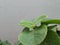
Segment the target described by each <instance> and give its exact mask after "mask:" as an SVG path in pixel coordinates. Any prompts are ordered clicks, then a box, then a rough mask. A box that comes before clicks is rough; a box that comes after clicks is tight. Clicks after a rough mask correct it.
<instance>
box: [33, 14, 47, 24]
mask: <svg viewBox="0 0 60 45" xmlns="http://www.w3.org/2000/svg"><path fill="white" fill-rule="evenodd" d="M46 17H47V16H45V15H43V16H39V17H37V18H36V19H34V20H33V21H32V22H33V23H34V24H35V25H36V24H39V23H41V21H44V20H46Z"/></svg>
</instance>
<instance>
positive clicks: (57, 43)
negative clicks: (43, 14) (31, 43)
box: [40, 30, 60, 45]
mask: <svg viewBox="0 0 60 45" xmlns="http://www.w3.org/2000/svg"><path fill="white" fill-rule="evenodd" d="M40 45H60V37H59V36H58V34H57V33H56V32H55V31H53V30H49V31H48V33H47V37H46V39H45V40H44V42H42V43H41V44H40Z"/></svg>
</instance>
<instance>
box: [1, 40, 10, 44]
mask: <svg viewBox="0 0 60 45" xmlns="http://www.w3.org/2000/svg"><path fill="white" fill-rule="evenodd" d="M2 45H11V44H10V43H9V42H8V41H7V40H6V41H4V42H3V44H2Z"/></svg>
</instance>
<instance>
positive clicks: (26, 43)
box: [18, 25, 47, 45]
mask: <svg viewBox="0 0 60 45" xmlns="http://www.w3.org/2000/svg"><path fill="white" fill-rule="evenodd" d="M46 35H47V26H46V25H42V26H41V27H37V28H35V29H34V30H33V31H29V30H28V29H25V30H24V31H23V32H22V33H21V34H20V35H19V37H18V40H19V41H20V42H21V43H22V44H23V45H37V44H40V43H41V42H42V41H43V40H44V39H45V37H46Z"/></svg>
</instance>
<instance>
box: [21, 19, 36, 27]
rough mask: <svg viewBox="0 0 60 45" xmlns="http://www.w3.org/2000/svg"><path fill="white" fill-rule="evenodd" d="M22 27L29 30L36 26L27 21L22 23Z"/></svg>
mask: <svg viewBox="0 0 60 45" xmlns="http://www.w3.org/2000/svg"><path fill="white" fill-rule="evenodd" d="M20 25H21V26H24V27H27V28H33V27H34V26H35V25H34V23H33V22H31V21H27V20H25V21H24V20H23V21H21V22H20Z"/></svg>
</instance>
